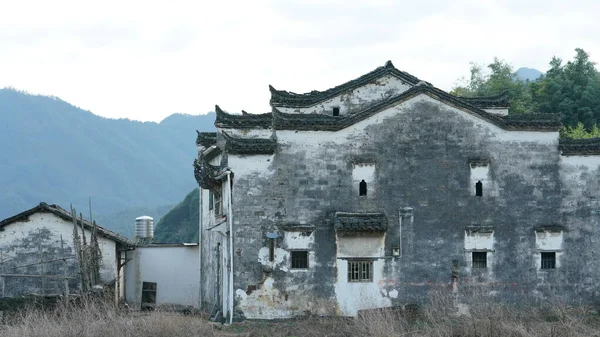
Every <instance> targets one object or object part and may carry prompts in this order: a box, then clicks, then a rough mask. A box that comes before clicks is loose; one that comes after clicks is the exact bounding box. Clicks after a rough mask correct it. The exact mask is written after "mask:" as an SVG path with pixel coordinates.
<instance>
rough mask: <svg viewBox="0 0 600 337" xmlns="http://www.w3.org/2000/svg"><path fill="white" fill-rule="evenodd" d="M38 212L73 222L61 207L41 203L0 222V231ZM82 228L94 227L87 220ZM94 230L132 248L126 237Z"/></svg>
mask: <svg viewBox="0 0 600 337" xmlns="http://www.w3.org/2000/svg"><path fill="white" fill-rule="evenodd" d="M38 212H45V213H52V214H54V215H56V216H58V217H59V218H62V219H64V220H67V221H73V216H72V215H71V212H68V211H67V210H65V209H63V208H62V207H60V206H58V205H54V204H47V203H45V202H41V203H40V204H39V205H37V206H35V207H33V208H31V209H28V210H26V211H24V212H21V213H19V214H17V215H14V216H12V217H10V218H6V219H4V220H2V221H0V229H1V228H3V227H5V226H8V225H9V224H11V223H14V222H17V221H22V220H26V219H27V218H28V217H29V216H30V215H32V214H35V213H38ZM81 224H82V223H81V220H80V219H79V218H77V225H78V226H81ZM83 226H84V227H85V228H86V229H88V230H93V228H94V225H93V224H92V223H90V222H89V221H88V220H85V219H84V220H83ZM96 230H97V231H98V233H99V234H100V235H101V236H104V237H106V238H108V239H111V240H113V241H115V242H118V243H121V244H125V245H128V246H133V245H134V244H133V242H131V241H130V240H129V239H127V238H126V237H124V236H122V235H120V234H118V233H115V232H113V231H111V230H109V229H106V228H104V227H101V226H98V225H96Z"/></svg>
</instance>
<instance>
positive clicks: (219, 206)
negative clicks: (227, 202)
mask: <svg viewBox="0 0 600 337" xmlns="http://www.w3.org/2000/svg"><path fill="white" fill-rule="evenodd" d="M220 189H221V187H217V190H216V191H215V192H213V205H214V206H213V208H214V210H215V216H217V217H220V216H221V215H223V203H222V198H221V190H220Z"/></svg>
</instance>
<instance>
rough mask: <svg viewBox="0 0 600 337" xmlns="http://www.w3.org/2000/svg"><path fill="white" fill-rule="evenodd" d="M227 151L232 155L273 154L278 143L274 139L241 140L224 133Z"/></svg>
mask: <svg viewBox="0 0 600 337" xmlns="http://www.w3.org/2000/svg"><path fill="white" fill-rule="evenodd" d="M222 135H223V138H225V141H226V142H225V150H227V153H231V154H273V153H275V148H276V147H277V142H276V141H275V139H273V138H239V137H233V136H230V135H229V134H227V133H226V132H225V131H222Z"/></svg>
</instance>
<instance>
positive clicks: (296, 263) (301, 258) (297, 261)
mask: <svg viewBox="0 0 600 337" xmlns="http://www.w3.org/2000/svg"><path fill="white" fill-rule="evenodd" d="M291 258H292V269H306V268H308V251H306V250H294V251H292V252H291Z"/></svg>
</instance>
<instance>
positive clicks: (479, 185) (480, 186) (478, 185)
mask: <svg viewBox="0 0 600 337" xmlns="http://www.w3.org/2000/svg"><path fill="white" fill-rule="evenodd" d="M475 196H476V197H481V196H483V184H482V183H481V180H479V181H478V182H477V183H476V184H475Z"/></svg>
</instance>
